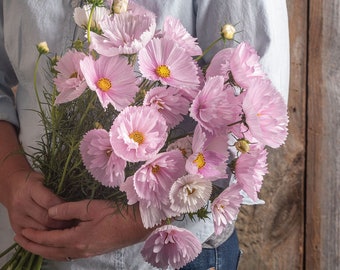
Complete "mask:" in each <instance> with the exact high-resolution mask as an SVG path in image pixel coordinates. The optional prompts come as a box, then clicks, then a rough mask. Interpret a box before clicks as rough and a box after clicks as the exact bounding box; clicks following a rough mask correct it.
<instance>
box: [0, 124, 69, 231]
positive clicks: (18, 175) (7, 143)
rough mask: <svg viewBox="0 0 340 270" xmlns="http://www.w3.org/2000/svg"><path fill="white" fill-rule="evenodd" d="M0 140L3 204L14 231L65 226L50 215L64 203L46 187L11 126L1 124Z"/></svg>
mask: <svg viewBox="0 0 340 270" xmlns="http://www.w3.org/2000/svg"><path fill="white" fill-rule="evenodd" d="M0 138H1V140H0V203H1V204H3V205H4V206H5V207H6V208H7V211H8V215H9V219H10V222H11V226H12V228H13V230H14V232H15V233H16V234H17V235H21V232H22V230H23V229H24V228H32V229H38V230H47V229H50V228H62V227H65V226H66V224H65V222H60V221H57V220H53V219H52V218H51V217H50V216H49V215H48V209H49V208H50V207H53V206H55V205H57V204H60V203H62V202H63V201H62V200H61V199H59V198H58V197H57V196H56V195H54V194H53V193H52V192H51V191H50V190H48V189H47V188H45V187H44V185H43V183H42V181H43V176H42V175H41V174H40V173H37V172H34V171H33V170H32V168H31V167H30V165H29V163H28V162H27V160H26V158H25V156H24V154H23V153H22V151H21V148H20V145H19V142H18V139H17V134H16V131H15V128H14V127H13V126H12V125H11V124H10V123H8V122H5V121H0Z"/></svg>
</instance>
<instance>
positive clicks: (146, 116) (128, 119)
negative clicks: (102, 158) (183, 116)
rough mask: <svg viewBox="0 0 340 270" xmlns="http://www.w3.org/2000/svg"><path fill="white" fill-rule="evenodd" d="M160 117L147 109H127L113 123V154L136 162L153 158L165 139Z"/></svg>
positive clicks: (165, 133) (154, 111) (162, 120)
mask: <svg viewBox="0 0 340 270" xmlns="http://www.w3.org/2000/svg"><path fill="white" fill-rule="evenodd" d="M167 128H168V127H167V125H166V122H165V119H164V118H163V116H162V115H161V114H160V113H159V112H158V111H157V110H155V109H154V108H151V107H144V106H141V107H127V108H126V109H125V110H123V111H122V112H121V113H120V114H119V115H118V116H117V117H116V119H115V120H114V121H113V124H112V127H111V130H110V138H111V144H112V147H113V149H114V151H115V153H116V154H117V155H118V156H120V157H121V158H123V159H125V160H127V161H130V162H138V161H145V160H148V159H151V158H153V157H154V156H155V155H156V154H157V153H158V152H159V150H160V149H161V148H162V147H163V145H164V143H165V141H166V138H167Z"/></svg>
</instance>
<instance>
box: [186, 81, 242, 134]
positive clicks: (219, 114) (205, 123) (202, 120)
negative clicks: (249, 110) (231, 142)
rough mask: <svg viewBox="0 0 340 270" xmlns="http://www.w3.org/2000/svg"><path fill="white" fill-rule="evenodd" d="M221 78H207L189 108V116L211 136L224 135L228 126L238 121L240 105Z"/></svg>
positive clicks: (231, 90)
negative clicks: (211, 134)
mask: <svg viewBox="0 0 340 270" xmlns="http://www.w3.org/2000/svg"><path fill="white" fill-rule="evenodd" d="M229 88H230V89H225V86H224V78H223V77H222V76H215V77H209V78H208V79H207V81H206V84H205V86H204V87H203V89H202V91H201V92H199V93H198V95H197V96H196V98H195V99H194V101H193V103H192V105H191V107H190V116H191V117H192V118H194V119H195V120H196V121H197V122H198V123H199V124H200V125H201V126H202V127H204V128H205V129H206V130H208V131H209V132H211V133H213V134H219V135H222V134H226V133H227V129H228V125H229V124H232V123H235V122H237V121H239V120H240V119H239V115H240V114H241V106H240V105H241V104H238V102H236V101H237V99H236V98H234V91H233V89H232V88H231V87H229Z"/></svg>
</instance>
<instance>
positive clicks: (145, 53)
mask: <svg viewBox="0 0 340 270" xmlns="http://www.w3.org/2000/svg"><path fill="white" fill-rule="evenodd" d="M138 59H139V60H138V61H139V68H140V71H141V73H142V75H143V76H144V77H145V78H147V79H149V80H153V81H160V82H161V83H162V84H163V85H170V86H174V87H177V88H197V86H198V85H199V78H198V75H197V73H198V70H197V65H196V63H195V61H194V60H193V59H192V57H191V56H190V55H189V54H188V53H187V52H186V51H185V49H183V48H180V47H179V46H177V44H176V43H175V41H173V40H170V39H166V38H160V39H159V38H154V39H152V40H151V41H150V42H149V43H148V44H147V45H146V46H145V48H143V49H141V50H140V52H139V58H138Z"/></svg>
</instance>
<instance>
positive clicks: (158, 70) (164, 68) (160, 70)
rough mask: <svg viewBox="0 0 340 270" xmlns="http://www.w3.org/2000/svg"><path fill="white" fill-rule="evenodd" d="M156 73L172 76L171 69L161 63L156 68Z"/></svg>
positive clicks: (164, 76)
mask: <svg viewBox="0 0 340 270" xmlns="http://www.w3.org/2000/svg"><path fill="white" fill-rule="evenodd" d="M156 73H157V75H158V76H159V77H161V78H169V77H170V69H169V68H168V67H167V66H166V65H160V66H158V67H157V68H156Z"/></svg>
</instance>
